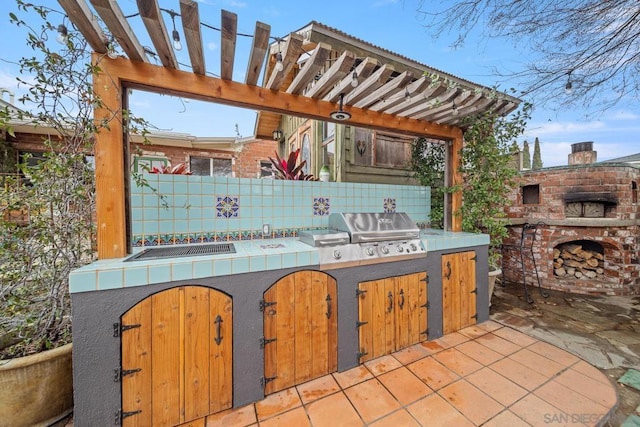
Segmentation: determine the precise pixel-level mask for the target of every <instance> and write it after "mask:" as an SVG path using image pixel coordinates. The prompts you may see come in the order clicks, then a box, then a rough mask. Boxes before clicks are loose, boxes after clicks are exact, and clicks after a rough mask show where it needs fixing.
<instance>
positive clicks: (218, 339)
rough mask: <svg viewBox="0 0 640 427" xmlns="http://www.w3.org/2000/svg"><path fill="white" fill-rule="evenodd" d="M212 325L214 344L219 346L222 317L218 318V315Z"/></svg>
mask: <svg viewBox="0 0 640 427" xmlns="http://www.w3.org/2000/svg"><path fill="white" fill-rule="evenodd" d="M214 323H215V324H216V337H215V338H214V341H215V342H216V344H218V345H220V343H221V342H222V317H220V315H219V314H218V317H216V320H214Z"/></svg>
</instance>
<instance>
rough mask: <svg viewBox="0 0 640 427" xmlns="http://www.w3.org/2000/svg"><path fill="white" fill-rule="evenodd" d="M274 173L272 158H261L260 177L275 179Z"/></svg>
mask: <svg viewBox="0 0 640 427" xmlns="http://www.w3.org/2000/svg"><path fill="white" fill-rule="evenodd" d="M273 175H274V174H273V163H271V160H260V172H258V178H265V179H274V176H273Z"/></svg>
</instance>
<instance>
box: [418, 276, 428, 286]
mask: <svg viewBox="0 0 640 427" xmlns="http://www.w3.org/2000/svg"><path fill="white" fill-rule="evenodd" d="M420 281H421V282H425V283H426V284H427V285H428V284H429V276H424V279H420Z"/></svg>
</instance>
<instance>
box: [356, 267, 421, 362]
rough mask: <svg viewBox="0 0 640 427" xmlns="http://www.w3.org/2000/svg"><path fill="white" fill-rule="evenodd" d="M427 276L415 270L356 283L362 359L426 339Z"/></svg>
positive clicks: (374, 356)
mask: <svg viewBox="0 0 640 427" xmlns="http://www.w3.org/2000/svg"><path fill="white" fill-rule="evenodd" d="M426 277H427V274H426V273H415V274H408V275H404V276H397V277H389V278H386V279H380V280H373V281H368V282H361V283H359V284H358V295H359V301H358V319H359V320H358V328H359V333H358V337H359V338H358V339H359V345H360V361H361V362H366V361H367V360H371V359H374V358H376V357H379V356H383V355H385V354H389V353H393V352H394V351H397V350H399V349H401V348H404V347H407V346H410V345H412V344H415V343H418V342H420V341H424V340H425V339H426V338H427V286H426V284H427V283H426V282H427V280H426Z"/></svg>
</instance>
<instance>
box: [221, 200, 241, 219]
mask: <svg viewBox="0 0 640 427" xmlns="http://www.w3.org/2000/svg"><path fill="white" fill-rule="evenodd" d="M239 210H240V205H239V202H238V197H233V196H216V211H217V214H216V216H217V217H218V218H237V217H238V211H239Z"/></svg>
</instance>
